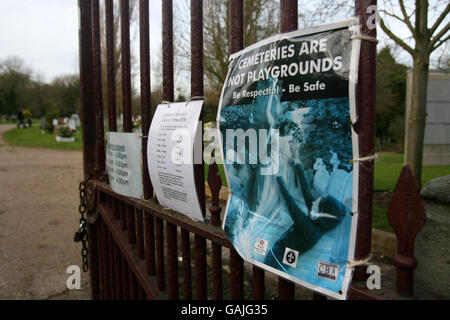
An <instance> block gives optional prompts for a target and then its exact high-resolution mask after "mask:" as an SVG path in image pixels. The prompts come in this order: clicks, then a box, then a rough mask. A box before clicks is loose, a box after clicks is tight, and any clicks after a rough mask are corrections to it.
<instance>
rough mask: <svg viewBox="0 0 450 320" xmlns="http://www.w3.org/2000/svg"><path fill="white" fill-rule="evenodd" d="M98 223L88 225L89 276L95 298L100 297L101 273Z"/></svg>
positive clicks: (93, 297)
mask: <svg viewBox="0 0 450 320" xmlns="http://www.w3.org/2000/svg"><path fill="white" fill-rule="evenodd" d="M97 226H98V223H97V224H89V225H88V234H89V242H88V248H89V278H90V284H91V295H92V299H93V300H98V299H100V279H99V277H100V275H99V273H100V272H99V271H100V269H99V256H98V246H97V245H98V232H97Z"/></svg>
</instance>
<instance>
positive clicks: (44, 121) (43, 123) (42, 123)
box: [41, 117, 47, 130]
mask: <svg viewBox="0 0 450 320" xmlns="http://www.w3.org/2000/svg"><path fill="white" fill-rule="evenodd" d="M46 121H47V119H46V118H45V117H41V130H45V125H46Z"/></svg>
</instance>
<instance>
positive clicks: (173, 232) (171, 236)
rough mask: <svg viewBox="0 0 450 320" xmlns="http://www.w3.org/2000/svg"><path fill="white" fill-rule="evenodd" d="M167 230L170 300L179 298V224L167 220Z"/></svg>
mask: <svg viewBox="0 0 450 320" xmlns="http://www.w3.org/2000/svg"><path fill="white" fill-rule="evenodd" d="M166 232H167V238H166V241H167V289H168V298H169V300H177V299H178V254H177V226H176V225H174V224H172V223H169V222H166Z"/></svg>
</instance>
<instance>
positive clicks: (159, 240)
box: [155, 217, 166, 291]
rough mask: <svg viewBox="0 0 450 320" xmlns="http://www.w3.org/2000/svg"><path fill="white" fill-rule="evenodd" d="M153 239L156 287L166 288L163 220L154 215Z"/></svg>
mask: <svg viewBox="0 0 450 320" xmlns="http://www.w3.org/2000/svg"><path fill="white" fill-rule="evenodd" d="M155 240H156V276H157V282H158V289H159V290H161V291H162V290H164V289H165V288H166V284H165V282H166V280H165V274H164V229H163V220H162V219H161V218H157V217H155Z"/></svg>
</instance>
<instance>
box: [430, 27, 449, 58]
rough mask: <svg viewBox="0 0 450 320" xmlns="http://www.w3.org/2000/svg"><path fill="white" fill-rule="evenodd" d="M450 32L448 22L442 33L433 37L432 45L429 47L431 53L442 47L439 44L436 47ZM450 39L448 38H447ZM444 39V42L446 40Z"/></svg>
mask: <svg viewBox="0 0 450 320" xmlns="http://www.w3.org/2000/svg"><path fill="white" fill-rule="evenodd" d="M449 30H450V22H448V23H447V24H446V25H445V27H443V28H442V29H441V31H439V32H438V34H437V35H436V36H434V37H433V39H431V41H430V44H429V46H428V48H429V52H430V53H431V52H433V51H434V50H435V49H436V48H437V47H438V46H440V45H441V44H442V43H439V45H438V46H436V44H437V43H438V42H441V41H440V39H441V38H442V37H443V36H444V35H445V34H446V33H447V32H448V31H449ZM446 39H448V37H447V38H446ZM446 39H444V40H446Z"/></svg>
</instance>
